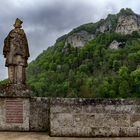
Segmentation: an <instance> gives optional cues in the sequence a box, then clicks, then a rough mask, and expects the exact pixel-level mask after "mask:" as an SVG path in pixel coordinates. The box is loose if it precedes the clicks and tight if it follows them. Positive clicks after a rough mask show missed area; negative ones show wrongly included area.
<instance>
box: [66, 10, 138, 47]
mask: <svg viewBox="0 0 140 140" xmlns="http://www.w3.org/2000/svg"><path fill="white" fill-rule="evenodd" d="M133 31H137V32H138V33H140V15H137V14H135V13H134V12H133V11H132V10H131V9H128V8H126V9H121V10H120V12H119V13H118V14H115V15H111V14H109V15H108V16H107V18H106V19H101V20H100V21H99V22H97V23H89V24H85V25H82V26H79V27H78V28H76V29H74V30H73V31H72V32H70V33H69V34H68V35H67V37H66V40H65V45H64V47H67V46H68V44H69V45H71V46H73V47H78V48H81V47H83V46H84V45H85V44H86V43H87V42H88V41H90V40H92V39H93V38H94V37H95V36H97V35H98V34H101V33H106V32H116V33H121V34H131V33H132V32H133Z"/></svg>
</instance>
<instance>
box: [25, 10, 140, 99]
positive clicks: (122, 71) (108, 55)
mask: <svg viewBox="0 0 140 140" xmlns="http://www.w3.org/2000/svg"><path fill="white" fill-rule="evenodd" d="M132 13H133V11H131V10H130V9H126V10H124V9H122V10H121V11H120V13H119V14H118V15H109V16H108V17H107V19H105V20H100V21H99V22H97V23H95V24H93V23H89V24H85V25H82V26H80V27H78V28H76V29H74V30H73V31H72V32H70V33H69V34H67V35H64V36H62V37H61V38H59V39H58V40H57V41H56V44H55V45H54V46H52V47H49V48H48V49H47V50H45V51H43V53H42V54H40V55H39V56H38V57H37V58H36V60H34V61H32V62H31V63H30V64H29V67H28V69H27V76H28V79H27V80H28V84H29V85H30V86H31V87H32V89H33V91H34V92H35V95H37V96H47V97H86V98H91V97H94V98H102V97H103V98H121V97H123V98H134V97H137V98H138V97H140V66H139V65H140V39H139V38H140V36H139V34H138V33H137V32H133V33H132V34H131V35H122V34H118V33H114V32H113V31H114V28H115V27H116V20H117V18H118V16H120V15H122V14H123V15H128V14H132ZM106 22H109V23H111V26H112V28H111V30H110V31H107V32H106V33H99V34H96V37H95V38H94V39H93V40H91V41H89V42H88V43H87V44H86V45H85V46H84V47H83V48H74V47H72V46H71V45H68V46H67V47H65V48H64V44H65V40H66V38H67V37H68V36H69V35H70V34H73V33H75V32H79V31H81V30H85V31H87V32H90V33H95V31H96V28H97V27H99V26H100V25H102V24H103V23H106ZM114 40H116V41H118V42H122V43H123V45H122V46H121V47H120V48H118V49H110V48H109V47H108V46H109V45H110V43H112V41H114Z"/></svg>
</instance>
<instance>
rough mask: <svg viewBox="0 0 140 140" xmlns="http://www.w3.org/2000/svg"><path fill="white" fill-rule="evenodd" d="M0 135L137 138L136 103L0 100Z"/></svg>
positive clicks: (139, 109)
mask: <svg viewBox="0 0 140 140" xmlns="http://www.w3.org/2000/svg"><path fill="white" fill-rule="evenodd" d="M0 130H1V131H4V130H6V131H45V132H48V131H49V133H50V135H51V136H80V137H95V136H140V100H128V99H82V98H79V99H76V98H75V99H74V98H71V99H70V98H51V99H49V98H46V97H31V98H15V97H14V98H8V97H6V98H3V97H1V98H0Z"/></svg>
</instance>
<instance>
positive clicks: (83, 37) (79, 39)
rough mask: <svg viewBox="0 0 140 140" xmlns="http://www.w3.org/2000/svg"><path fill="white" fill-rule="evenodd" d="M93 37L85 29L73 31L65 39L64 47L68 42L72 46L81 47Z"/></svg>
mask: <svg viewBox="0 0 140 140" xmlns="http://www.w3.org/2000/svg"><path fill="white" fill-rule="evenodd" d="M93 38H94V35H93V34H89V33H88V32H86V31H81V32H78V33H74V34H72V35H70V36H69V37H68V38H67V39H66V42H65V47H67V46H68V45H69V44H70V45H71V46H73V47H77V48H81V47H83V46H84V45H85V44H86V43H87V42H88V41H90V40H91V39H93ZM65 47H64V48H65Z"/></svg>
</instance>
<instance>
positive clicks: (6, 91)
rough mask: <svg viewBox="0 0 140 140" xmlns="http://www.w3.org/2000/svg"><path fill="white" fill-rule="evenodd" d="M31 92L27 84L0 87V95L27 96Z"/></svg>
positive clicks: (30, 94) (29, 95)
mask: <svg viewBox="0 0 140 140" xmlns="http://www.w3.org/2000/svg"><path fill="white" fill-rule="evenodd" d="M32 94H33V92H32V90H31V89H30V88H29V87H28V86H27V85H18V84H10V85H8V86H5V87H3V88H1V89H0V97H11V98H12V97H13V98H14V97H21V98H29V97H31V96H32Z"/></svg>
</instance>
